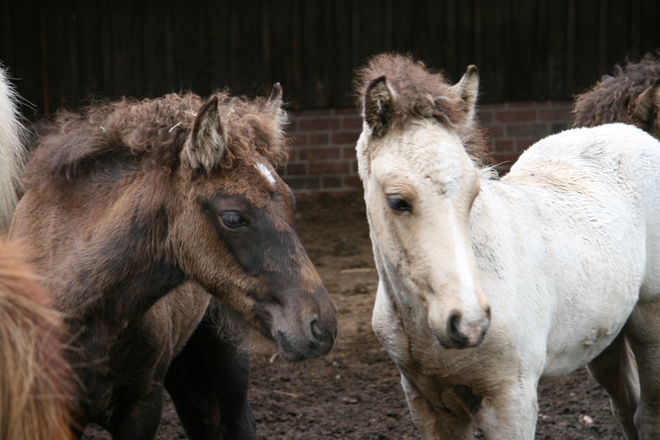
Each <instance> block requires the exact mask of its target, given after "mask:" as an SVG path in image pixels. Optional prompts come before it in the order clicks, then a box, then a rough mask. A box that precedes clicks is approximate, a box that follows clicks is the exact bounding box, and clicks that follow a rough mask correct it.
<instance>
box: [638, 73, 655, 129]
mask: <svg viewBox="0 0 660 440" xmlns="http://www.w3.org/2000/svg"><path fill="white" fill-rule="evenodd" d="M658 113H660V79H658V80H657V81H656V82H655V84H654V85H652V86H650V87H649V88H648V89H646V90H644V92H643V93H642V94H641V95H639V96H638V97H637V99H636V100H635V106H634V108H633V110H632V116H633V119H636V120H638V121H641V122H643V123H645V124H649V123H651V122H653V119H654V118H655V116H656V115H657V114H658Z"/></svg>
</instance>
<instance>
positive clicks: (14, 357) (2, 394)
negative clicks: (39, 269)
mask: <svg viewBox="0 0 660 440" xmlns="http://www.w3.org/2000/svg"><path fill="white" fill-rule="evenodd" d="M63 344H64V332H63V325H62V321H61V317H60V315H59V314H58V313H56V312H55V311H54V310H53V308H52V299H51V297H50V295H48V293H47V292H46V291H45V290H44V289H43V287H41V286H40V284H39V283H38V282H37V279H36V276H35V275H34V273H33V271H32V270H31V268H30V267H29V266H28V265H27V264H26V263H25V262H24V261H23V255H22V253H21V251H20V249H19V248H18V247H17V246H16V244H14V243H9V242H6V241H4V240H2V241H0V439H3V440H25V439H34V440H70V439H72V438H73V435H72V432H71V423H72V421H73V420H72V418H71V415H70V411H71V408H72V407H73V401H74V400H73V385H72V375H71V369H70V367H69V365H68V364H67V362H66V361H65V360H64V357H63V355H62V347H63Z"/></svg>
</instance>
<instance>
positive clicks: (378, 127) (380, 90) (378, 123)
mask: <svg viewBox="0 0 660 440" xmlns="http://www.w3.org/2000/svg"><path fill="white" fill-rule="evenodd" d="M395 103H396V97H395V94H394V91H393V90H392V89H391V88H390V85H389V84H388V83H387V78H385V77H384V76H381V77H380V78H376V79H375V80H373V81H371V83H370V84H369V86H368V87H367V91H366V93H365V94H364V115H363V116H364V120H365V121H366V122H367V125H369V127H371V130H372V132H373V135H374V136H376V137H380V136H382V135H383V134H385V131H386V129H387V127H388V126H389V124H390V122H391V120H392V117H393V116H394V104H395Z"/></svg>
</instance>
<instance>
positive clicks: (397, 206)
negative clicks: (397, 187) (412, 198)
mask: <svg viewBox="0 0 660 440" xmlns="http://www.w3.org/2000/svg"><path fill="white" fill-rule="evenodd" d="M386 198H387V204H388V205H390V208H392V209H394V210H395V211H408V212H412V206H411V205H410V203H408V202H406V201H405V200H403V199H402V198H401V197H399V196H386Z"/></svg>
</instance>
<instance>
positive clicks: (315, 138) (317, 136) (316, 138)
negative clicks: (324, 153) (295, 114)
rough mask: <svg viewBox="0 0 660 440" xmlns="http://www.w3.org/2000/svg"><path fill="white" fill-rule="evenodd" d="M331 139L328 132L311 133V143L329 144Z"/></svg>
mask: <svg viewBox="0 0 660 440" xmlns="http://www.w3.org/2000/svg"><path fill="white" fill-rule="evenodd" d="M329 139H330V136H328V133H312V134H310V135H309V145H328V144H329V143H330V142H329V141H328V140H329Z"/></svg>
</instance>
